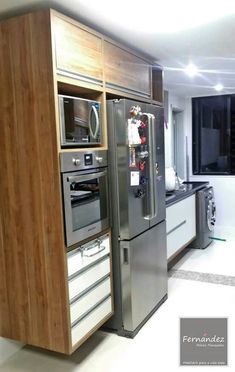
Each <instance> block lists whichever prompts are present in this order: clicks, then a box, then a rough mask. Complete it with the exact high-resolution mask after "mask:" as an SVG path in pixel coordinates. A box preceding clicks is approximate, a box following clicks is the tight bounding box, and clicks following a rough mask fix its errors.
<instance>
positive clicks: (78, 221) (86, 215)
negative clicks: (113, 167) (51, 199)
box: [61, 151, 110, 246]
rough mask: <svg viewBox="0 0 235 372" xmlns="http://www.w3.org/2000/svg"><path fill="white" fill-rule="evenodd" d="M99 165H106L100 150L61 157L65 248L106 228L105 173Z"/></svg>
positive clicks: (107, 204)
mask: <svg viewBox="0 0 235 372" xmlns="http://www.w3.org/2000/svg"><path fill="white" fill-rule="evenodd" d="M103 164H104V165H107V155H106V154H104V152H103V151H100V153H99V152H98V151H95V152H92V151H91V152H87V151H85V152H77V153H76V152H71V153H63V154H61V169H62V186H63V202H64V224H65V233H66V245H67V246H71V245H73V244H76V243H78V242H80V241H82V240H84V239H87V238H89V237H91V236H93V235H95V234H97V233H99V232H101V231H102V230H105V229H106V228H108V227H109V226H110V218H109V186H108V171H107V166H102V165H103ZM98 165H99V167H98ZM95 166H97V167H96V168H95ZM75 169H76V171H75ZM68 170H71V171H70V172H67V171H68Z"/></svg>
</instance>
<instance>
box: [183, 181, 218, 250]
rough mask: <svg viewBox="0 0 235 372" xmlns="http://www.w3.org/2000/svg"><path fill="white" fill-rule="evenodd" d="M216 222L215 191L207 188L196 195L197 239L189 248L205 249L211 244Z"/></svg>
mask: <svg viewBox="0 0 235 372" xmlns="http://www.w3.org/2000/svg"><path fill="white" fill-rule="evenodd" d="M215 222H216V206H215V198H214V190H213V187H212V186H207V187H205V188H203V189H202V190H199V191H198V192H197V193H196V234H197V235H196V239H195V240H194V241H193V242H192V243H191V244H190V245H189V248H197V249H204V248H206V247H207V246H208V245H209V244H210V243H211V242H212V239H210V237H212V236H213V234H214V226H215Z"/></svg>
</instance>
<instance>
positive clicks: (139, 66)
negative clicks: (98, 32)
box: [104, 41, 151, 98]
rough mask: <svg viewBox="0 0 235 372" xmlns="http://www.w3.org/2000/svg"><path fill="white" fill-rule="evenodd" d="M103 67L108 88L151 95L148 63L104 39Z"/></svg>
mask: <svg viewBox="0 0 235 372" xmlns="http://www.w3.org/2000/svg"><path fill="white" fill-rule="evenodd" d="M104 69H105V81H106V86H107V87H108V88H111V89H117V90H120V91H124V92H125V91H126V92H127V93H131V94H134V95H137V96H143V97H147V98H150V97H151V83H150V82H151V80H150V77H151V76H150V64H149V63H148V62H146V61H145V60H144V59H142V58H140V57H137V56H136V55H135V54H132V53H131V52H129V51H127V50H125V49H122V48H121V47H119V46H117V45H115V44H112V43H111V42H108V41H105V42H104Z"/></svg>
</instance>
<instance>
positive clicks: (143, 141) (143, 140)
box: [140, 136, 147, 145]
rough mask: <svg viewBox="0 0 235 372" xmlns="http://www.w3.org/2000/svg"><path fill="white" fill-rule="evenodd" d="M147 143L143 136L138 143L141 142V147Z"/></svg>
mask: <svg viewBox="0 0 235 372" xmlns="http://www.w3.org/2000/svg"><path fill="white" fill-rule="evenodd" d="M146 141H147V138H146V137H145V136H141V137H140V142H141V145H144V144H145V143H146Z"/></svg>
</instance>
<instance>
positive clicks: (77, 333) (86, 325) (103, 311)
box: [71, 297, 112, 346]
mask: <svg viewBox="0 0 235 372" xmlns="http://www.w3.org/2000/svg"><path fill="white" fill-rule="evenodd" d="M111 312H112V301H111V297H109V298H108V299H107V300H105V301H104V302H102V303H101V304H100V305H99V306H98V307H97V308H96V309H94V310H93V311H92V312H91V313H90V314H88V315H87V316H86V317H84V318H83V319H82V320H81V321H80V322H79V323H77V324H76V325H75V326H74V327H73V328H72V331H71V333H72V346H74V345H75V344H76V343H78V342H79V341H80V340H81V339H82V338H83V337H85V336H86V335H87V334H88V332H90V331H92V329H93V328H95V327H96V326H97V324H98V323H100V322H101V321H102V320H103V319H104V318H105V317H106V316H107V315H109V314H111Z"/></svg>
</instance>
